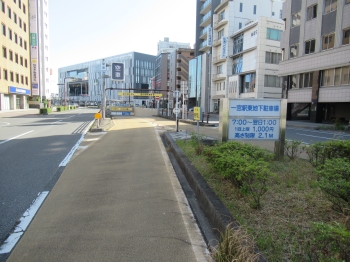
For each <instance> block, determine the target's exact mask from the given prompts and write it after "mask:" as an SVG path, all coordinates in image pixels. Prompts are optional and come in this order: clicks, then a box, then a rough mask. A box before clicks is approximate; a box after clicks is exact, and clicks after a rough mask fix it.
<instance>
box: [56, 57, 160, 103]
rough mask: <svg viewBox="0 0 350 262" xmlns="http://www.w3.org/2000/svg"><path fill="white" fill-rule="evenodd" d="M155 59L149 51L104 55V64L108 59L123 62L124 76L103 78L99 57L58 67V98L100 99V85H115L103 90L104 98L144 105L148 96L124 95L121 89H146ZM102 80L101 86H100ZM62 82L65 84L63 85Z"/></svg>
mask: <svg viewBox="0 0 350 262" xmlns="http://www.w3.org/2000/svg"><path fill="white" fill-rule="evenodd" d="M155 59H156V57H155V56H153V55H147V54H142V53H137V52H130V53H125V54H120V55H116V56H111V57H107V58H104V60H105V62H106V63H107V65H111V64H112V63H120V62H121V63H124V66H125V69H124V74H125V80H124V81H118V82H117V81H112V80H111V79H110V78H103V75H104V73H103V72H101V63H102V58H101V59H99V60H94V61H89V62H85V63H80V64H76V65H71V66H66V67H62V68H59V69H58V83H59V84H60V88H59V99H60V100H61V101H64V99H66V100H69V101H70V102H74V103H79V102H82V101H84V102H101V101H102V95H103V88H104V87H105V88H118V90H112V91H110V90H107V92H106V98H107V100H114V101H118V102H120V103H123V102H125V103H129V102H132V103H135V104H139V105H142V104H144V105H148V104H149V102H150V101H149V100H150V98H149V97H143V96H137V97H133V96H125V95H123V94H121V93H125V92H126V93H128V92H129V91H130V92H132V93H133V92H135V93H141V92H144V91H143V90H142V89H144V90H145V92H146V90H148V89H150V86H149V85H150V82H151V78H152V77H153V76H154V69H155ZM109 71H110V67H107V72H106V75H110V72H109ZM104 84H105V86H103V85H104ZM64 85H65V86H64Z"/></svg>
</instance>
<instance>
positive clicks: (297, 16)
mask: <svg viewBox="0 0 350 262" xmlns="http://www.w3.org/2000/svg"><path fill="white" fill-rule="evenodd" d="M298 25H300V12H298V13H295V14H292V27H295V26H298Z"/></svg>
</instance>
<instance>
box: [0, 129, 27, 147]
mask: <svg viewBox="0 0 350 262" xmlns="http://www.w3.org/2000/svg"><path fill="white" fill-rule="evenodd" d="M31 132H34V130H32V131H29V132H27V133H24V134H21V135H18V136H15V137H12V138H10V139H7V140H5V141H2V142H0V145H1V144H5V143H6V142H8V141H11V140H13V139H16V138H18V137H21V136H24V135H26V134H29V133H31Z"/></svg>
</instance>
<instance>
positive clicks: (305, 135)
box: [286, 127, 350, 144]
mask: <svg viewBox="0 0 350 262" xmlns="http://www.w3.org/2000/svg"><path fill="white" fill-rule="evenodd" d="M286 139H290V140H297V141H302V142H303V143H305V144H314V143H317V142H326V141H330V140H349V139H350V133H344V132H335V131H326V130H324V131H323V130H311V129H303V128H293V127H287V129H286Z"/></svg>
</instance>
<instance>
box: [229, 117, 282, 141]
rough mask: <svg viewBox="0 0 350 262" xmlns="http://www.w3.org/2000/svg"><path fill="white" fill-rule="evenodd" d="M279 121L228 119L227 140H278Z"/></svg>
mask: <svg viewBox="0 0 350 262" xmlns="http://www.w3.org/2000/svg"><path fill="white" fill-rule="evenodd" d="M279 129H280V120H279V119H273V118H269V119H267V118H266V119H254V118H251V119H244V118H243V119H236V118H234V119H230V123H229V134H228V138H229V139H259V140H278V139H279Z"/></svg>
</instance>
